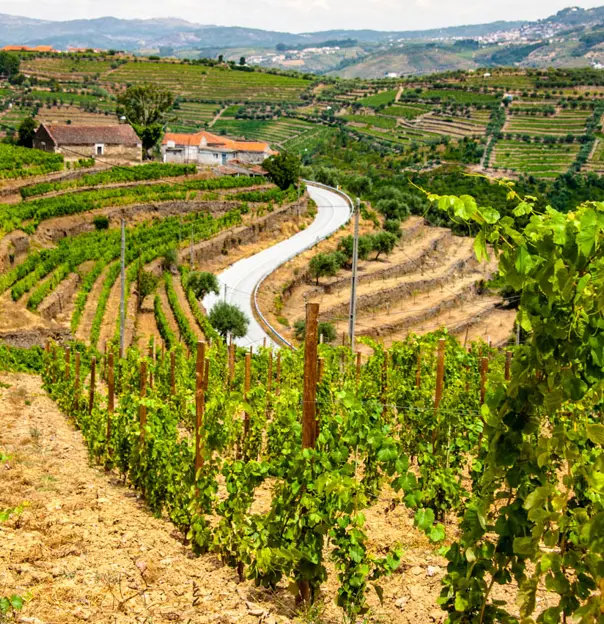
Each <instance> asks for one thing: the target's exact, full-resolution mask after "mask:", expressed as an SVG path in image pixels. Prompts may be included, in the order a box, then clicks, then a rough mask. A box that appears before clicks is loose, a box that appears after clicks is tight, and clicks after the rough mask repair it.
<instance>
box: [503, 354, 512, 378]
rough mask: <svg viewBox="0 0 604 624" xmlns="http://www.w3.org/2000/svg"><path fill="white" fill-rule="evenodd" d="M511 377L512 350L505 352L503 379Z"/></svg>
mask: <svg viewBox="0 0 604 624" xmlns="http://www.w3.org/2000/svg"><path fill="white" fill-rule="evenodd" d="M511 378H512V352H511V351H506V352H505V380H506V381H509V380H510V379H511Z"/></svg>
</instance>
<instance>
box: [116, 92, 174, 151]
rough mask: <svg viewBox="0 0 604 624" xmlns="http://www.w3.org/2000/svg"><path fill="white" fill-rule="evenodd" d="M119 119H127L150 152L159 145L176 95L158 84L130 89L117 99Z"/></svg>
mask: <svg viewBox="0 0 604 624" xmlns="http://www.w3.org/2000/svg"><path fill="white" fill-rule="evenodd" d="M117 104H118V105H117V108H116V112H117V115H118V117H126V119H127V120H128V122H129V123H130V124H132V127H133V128H134V129H135V130H136V133H137V134H138V136H139V137H140V138H141V141H142V142H143V148H144V149H145V150H146V151H148V150H150V149H152V148H153V147H154V146H155V145H157V143H158V141H159V139H160V138H161V135H162V132H163V124H164V120H165V116H166V113H167V112H168V111H169V110H170V109H171V108H172V105H173V104H174V95H173V94H172V92H171V91H169V90H168V89H163V88H162V87H160V86H158V85H156V84H149V83H145V84H141V85H136V86H134V87H129V88H128V89H126V91H125V92H124V93H123V94H122V95H120V96H119V97H118V99H117Z"/></svg>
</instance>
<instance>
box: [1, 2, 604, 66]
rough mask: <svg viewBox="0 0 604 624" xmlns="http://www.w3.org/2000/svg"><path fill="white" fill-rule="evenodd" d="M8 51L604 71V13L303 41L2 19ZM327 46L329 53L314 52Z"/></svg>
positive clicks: (342, 32)
mask: <svg viewBox="0 0 604 624" xmlns="http://www.w3.org/2000/svg"><path fill="white" fill-rule="evenodd" d="M339 42H341V43H342V45H341V46H338V43H339ZM468 42H469V44H471V45H469V46H468ZM7 44H21V45H52V46H54V47H55V48H56V49H59V50H66V49H67V48H69V47H77V48H101V49H118V50H127V51H133V52H142V53H146V54H150V53H154V54H157V53H160V52H161V53H162V54H170V55H171V54H174V55H176V56H180V57H185V56H186V57H189V58H195V57H199V56H209V55H212V56H216V55H218V54H224V55H225V57H226V58H228V59H232V60H236V61H238V60H239V58H240V56H246V58H248V59H250V62H251V63H256V64H260V65H264V66H267V67H280V68H295V69H298V70H301V71H314V72H318V73H331V74H334V75H340V76H345V77H379V76H384V75H388V74H406V75H414V74H425V73H430V72H436V71H444V70H452V69H471V68H475V67H481V66H496V65H504V64H515V65H519V66H527V67H543V66H565V65H567V64H569V65H572V66H577V65H579V66H580V65H589V64H592V65H599V64H604V7H597V8H593V9H581V8H578V7H570V8H567V9H564V10H562V11H559V12H558V13H556V14H555V15H552V16H550V17H547V18H544V19H541V20H537V21H535V22H526V21H499V22H492V23H489V24H469V25H463V26H452V27H448V28H435V29H429V30H416V31H377V30H348V29H334V30H326V31H320V32H313V33H301V34H294V33H288V32H275V31H268V30H261V29H255V28H244V27H231V26H216V25H204V24H195V23H192V22H188V21H186V20H182V19H145V20H142V19H136V20H125V19H118V18H115V17H103V18H98V19H89V20H87V19H80V20H70V21H48V20H38V19H30V18H25V17H18V16H14V15H5V14H0V45H7ZM326 46H329V47H331V48H333V49H331V50H329V51H322V50H314V51H313V50H312V49H311V50H310V51H308V48H313V47H317V48H322V47H326ZM338 48H339V49H338ZM601 48H602V49H601Z"/></svg>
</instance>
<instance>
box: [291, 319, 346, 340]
mask: <svg viewBox="0 0 604 624" xmlns="http://www.w3.org/2000/svg"><path fill="white" fill-rule="evenodd" d="M317 333H318V340H319V341H320V340H321V336H323V342H325V343H328V342H334V341H335V339H336V338H337V337H338V332H337V330H336V326H335V325H334V324H333V323H329V322H323V323H319V331H318V332H317ZM294 335H295V336H296V340H298V341H300V342H302V341H303V340H304V339H305V338H306V321H305V320H304V319H300V320H298V321H296V322H295V323H294Z"/></svg>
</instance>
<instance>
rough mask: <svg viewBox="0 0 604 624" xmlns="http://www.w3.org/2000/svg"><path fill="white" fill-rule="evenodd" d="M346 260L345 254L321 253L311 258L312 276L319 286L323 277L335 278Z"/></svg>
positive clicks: (310, 269)
mask: <svg viewBox="0 0 604 624" xmlns="http://www.w3.org/2000/svg"><path fill="white" fill-rule="evenodd" d="M344 260H345V258H344V256H343V254H338V253H330V254H326V253H320V254H317V255H316V256H314V257H313V258H311V260H310V263H309V266H308V268H309V272H310V276H311V277H313V278H315V279H316V283H317V286H318V285H319V279H320V278H321V277H333V276H334V275H336V274H337V272H338V269H339V268H340V267H341V266H342V262H343V261H344Z"/></svg>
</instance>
